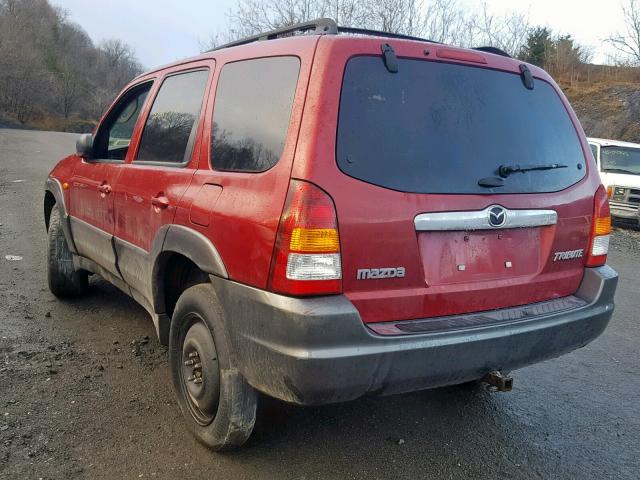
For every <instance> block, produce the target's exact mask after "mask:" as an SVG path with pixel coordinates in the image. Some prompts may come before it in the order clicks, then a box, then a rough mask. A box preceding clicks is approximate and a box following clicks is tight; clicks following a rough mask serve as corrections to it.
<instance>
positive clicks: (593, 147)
mask: <svg viewBox="0 0 640 480" xmlns="http://www.w3.org/2000/svg"><path fill="white" fill-rule="evenodd" d="M589 146H590V147H591V153H593V158H594V159H595V160H596V161H597V160H598V146H597V145H595V144H593V143H590V144H589Z"/></svg>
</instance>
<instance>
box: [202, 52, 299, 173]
mask: <svg viewBox="0 0 640 480" xmlns="http://www.w3.org/2000/svg"><path fill="white" fill-rule="evenodd" d="M299 71H300V60H299V59H298V58H297V57H271V58H260V59H255V60H244V61H241V62H235V63H230V64H227V65H225V66H224V67H223V69H222V71H221V73H220V79H219V80H218V89H217V92H216V100H215V106H214V111H213V128H212V132H211V137H212V138H211V163H212V164H213V167H214V168H215V169H216V170H228V171H242V172H261V171H264V170H267V169H269V168H271V167H273V166H274V165H275V164H276V162H277V161H278V160H279V159H280V155H282V150H283V148H284V143H285V140H286V138H287V130H288V128H289V119H290V117H291V107H292V105H293V97H294V95H295V91H296V85H297V83H298V72H299Z"/></svg>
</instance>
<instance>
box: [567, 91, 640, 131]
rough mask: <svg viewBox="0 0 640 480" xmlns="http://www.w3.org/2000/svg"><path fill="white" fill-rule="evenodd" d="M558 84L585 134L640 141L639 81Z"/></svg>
mask: <svg viewBox="0 0 640 480" xmlns="http://www.w3.org/2000/svg"><path fill="white" fill-rule="evenodd" d="M561 84H562V82H561ZM562 86H563V90H564V92H565V95H566V96H567V97H568V98H569V101H570V102H571V105H572V106H573V108H574V110H575V111H576V114H577V115H578V118H579V119H580V122H581V123H582V127H583V128H584V130H585V132H586V133H587V135H588V136H591V137H601V138H612V139H616V140H626V141H629V142H636V143H640V83H637V82H599V83H595V84H578V85H574V86H571V85H569V86H567V85H562Z"/></svg>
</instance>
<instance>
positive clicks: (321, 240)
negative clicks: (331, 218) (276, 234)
mask: <svg viewBox="0 0 640 480" xmlns="http://www.w3.org/2000/svg"><path fill="white" fill-rule="evenodd" d="M289 250H291V251H292V252H322V253H333V252H339V251H340V241H339V240H338V231H337V230H336V229H335V228H300V227H296V228H294V229H293V231H292V232H291V242H290V245H289Z"/></svg>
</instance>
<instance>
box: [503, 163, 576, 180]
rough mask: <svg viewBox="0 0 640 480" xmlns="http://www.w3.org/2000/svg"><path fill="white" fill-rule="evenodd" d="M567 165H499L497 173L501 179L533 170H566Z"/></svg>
mask: <svg viewBox="0 0 640 480" xmlns="http://www.w3.org/2000/svg"><path fill="white" fill-rule="evenodd" d="M567 167H568V165H561V164H559V163H549V164H546V165H500V167H498V173H499V174H500V176H501V177H502V178H507V177H508V176H509V175H511V174H512V173H517V172H532V171H534V170H553V169H556V168H567Z"/></svg>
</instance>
